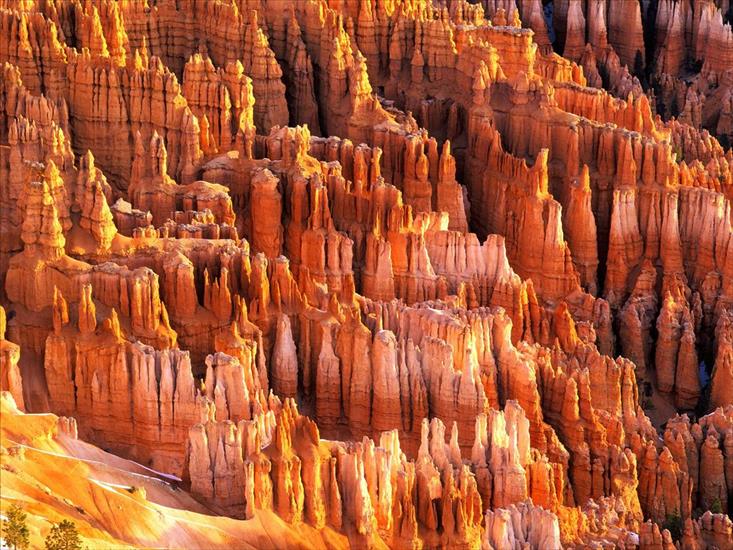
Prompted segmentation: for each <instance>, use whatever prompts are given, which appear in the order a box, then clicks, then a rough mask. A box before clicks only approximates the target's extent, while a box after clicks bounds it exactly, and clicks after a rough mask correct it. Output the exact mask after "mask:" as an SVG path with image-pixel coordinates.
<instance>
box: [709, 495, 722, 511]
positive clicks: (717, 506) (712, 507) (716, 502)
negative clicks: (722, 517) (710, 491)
mask: <svg viewBox="0 0 733 550" xmlns="http://www.w3.org/2000/svg"><path fill="white" fill-rule="evenodd" d="M710 511H711V512H712V513H713V514H722V513H723V504H722V503H721V502H720V499H719V498H716V499H715V500H714V501H713V502H712V504H711V505H710Z"/></svg>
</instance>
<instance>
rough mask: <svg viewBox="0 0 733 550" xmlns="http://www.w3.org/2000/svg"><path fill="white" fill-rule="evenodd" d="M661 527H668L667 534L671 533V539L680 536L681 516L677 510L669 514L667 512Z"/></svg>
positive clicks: (677, 538)
mask: <svg viewBox="0 0 733 550" xmlns="http://www.w3.org/2000/svg"><path fill="white" fill-rule="evenodd" d="M662 529H668V530H669V534H670V535H672V540H679V539H680V537H681V536H682V518H681V517H680V513H679V512H678V511H677V510H674V511H673V512H672V513H671V514H667V518H666V519H665V520H664V523H663V524H662Z"/></svg>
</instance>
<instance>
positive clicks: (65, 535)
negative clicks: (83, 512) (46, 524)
mask: <svg viewBox="0 0 733 550" xmlns="http://www.w3.org/2000/svg"><path fill="white" fill-rule="evenodd" d="M46 550H82V548H81V538H80V537H79V532H78V531H77V530H76V524H74V523H73V522H71V521H69V520H68V519H65V520H64V521H62V522H61V523H59V524H57V525H54V526H53V527H52V528H51V532H50V533H49V534H48V536H47V537H46Z"/></svg>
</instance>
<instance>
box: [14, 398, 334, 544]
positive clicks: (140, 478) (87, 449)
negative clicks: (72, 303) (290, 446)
mask: <svg viewBox="0 0 733 550" xmlns="http://www.w3.org/2000/svg"><path fill="white" fill-rule="evenodd" d="M0 444H1V445H2V448H1V449H0V510H1V511H2V513H4V512H5V511H6V510H7V508H8V507H9V506H10V505H11V504H12V503H14V502H18V503H19V504H20V505H21V506H23V508H24V509H25V510H26V512H27V513H28V515H29V527H30V529H31V547H33V548H42V547H43V538H44V537H45V536H46V535H47V534H48V531H49V529H50V528H51V524H52V522H58V521H61V520H62V519H71V520H72V521H74V522H75V523H76V524H77V526H78V528H79V531H80V533H81V534H82V535H83V537H84V539H85V543H86V544H87V546H88V547H89V548H90V549H93V550H96V549H101V548H130V547H135V548H185V549H206V550H209V549H215V548H227V549H240V548H241V549H248V548H252V549H255V548H256V549H261V548H341V547H345V546H347V540H346V538H345V537H344V536H342V535H339V534H336V533H334V532H333V531H328V530H325V531H316V530H314V529H312V528H310V527H308V526H305V525H300V526H297V527H295V528H294V527H291V526H289V525H287V524H285V523H284V522H283V521H282V520H280V519H279V518H278V517H277V516H276V515H274V514H272V513H259V514H258V515H257V517H256V518H254V519H252V520H248V521H240V520H234V519H230V518H226V517H221V516H215V515H213V513H212V512H211V511H209V510H208V509H207V508H205V507H204V506H203V505H201V504H200V503H198V502H196V501H195V500H194V499H193V498H191V496H190V495H189V494H188V493H186V492H185V491H184V490H182V489H180V488H178V487H177V483H176V482H175V481H173V480H169V479H166V478H165V477H164V476H160V475H158V474H157V473H156V472H153V471H151V470H149V469H147V468H145V467H143V466H141V465H139V464H136V463H134V462H131V461H129V460H124V459H122V458H119V457H117V456H114V455H111V454H109V453H106V452H104V451H102V450H101V449H98V448H97V447H94V446H93V445H89V444H87V443H84V442H83V441H79V440H75V439H73V438H70V437H68V436H66V435H64V434H59V433H58V429H57V417H56V416H55V415H52V414H37V415H36V414H23V413H21V412H19V411H18V410H17V409H16V407H15V404H14V403H13V402H12V398H11V397H10V395H9V394H7V393H6V392H3V393H2V395H1V396H0ZM133 488H135V489H133Z"/></svg>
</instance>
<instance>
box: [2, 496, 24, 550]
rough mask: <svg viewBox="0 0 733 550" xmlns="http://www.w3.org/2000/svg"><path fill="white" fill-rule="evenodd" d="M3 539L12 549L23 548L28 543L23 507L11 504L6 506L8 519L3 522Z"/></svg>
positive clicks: (21, 549)
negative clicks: (8, 506)
mask: <svg viewBox="0 0 733 550" xmlns="http://www.w3.org/2000/svg"><path fill="white" fill-rule="evenodd" d="M2 533H3V539H4V540H5V544H7V545H8V546H9V547H10V548H12V549H13V550H25V549H26V548H28V545H29V544H30V538H29V533H28V525H26V513H25V512H24V511H23V508H21V507H20V506H18V505H17V504H13V505H12V506H11V507H10V508H8V519H7V520H6V521H4V522H3V529H2Z"/></svg>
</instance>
